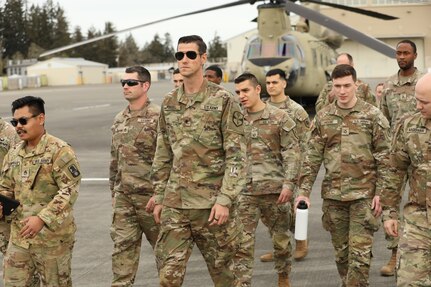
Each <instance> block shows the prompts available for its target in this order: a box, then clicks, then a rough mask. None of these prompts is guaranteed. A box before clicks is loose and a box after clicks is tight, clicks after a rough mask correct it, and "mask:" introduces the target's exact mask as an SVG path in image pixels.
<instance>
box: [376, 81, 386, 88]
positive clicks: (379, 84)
mask: <svg viewBox="0 0 431 287" xmlns="http://www.w3.org/2000/svg"><path fill="white" fill-rule="evenodd" d="M384 85H385V83H383V82H380V83H378V84H377V85H376V89H377V87H379V86H384Z"/></svg>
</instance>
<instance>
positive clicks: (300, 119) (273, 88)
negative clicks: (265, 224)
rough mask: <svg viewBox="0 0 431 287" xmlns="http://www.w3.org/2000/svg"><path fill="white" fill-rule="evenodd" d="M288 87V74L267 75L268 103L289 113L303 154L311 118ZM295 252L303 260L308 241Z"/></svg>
mask: <svg viewBox="0 0 431 287" xmlns="http://www.w3.org/2000/svg"><path fill="white" fill-rule="evenodd" d="M286 86H287V81H286V73H285V72H284V71H283V70H281V69H273V70H270V71H268V72H267V73H266V90H267V91H268V94H269V96H270V98H269V99H268V101H267V103H268V104H270V105H272V106H275V107H277V108H279V109H282V110H284V111H286V112H287V114H288V115H289V117H290V118H291V119H293V120H294V121H295V124H296V126H295V132H296V135H297V136H298V138H299V144H300V148H301V154H303V152H304V151H305V149H306V146H307V142H308V135H309V131H310V118H309V117H308V114H307V112H306V111H305V110H304V108H303V107H302V106H301V105H300V104H298V103H297V102H295V101H294V100H292V99H290V98H289V96H287V95H285V94H284V91H285V89H286ZM291 215H292V225H291V226H292V231H293V230H294V229H295V218H294V213H293V212H291ZM295 243H296V244H295V251H294V253H293V258H294V259H295V260H301V259H303V258H304V257H305V256H307V253H308V243H307V240H295ZM273 260H274V256H273V253H272V252H269V253H267V254H264V255H262V256H260V261H262V262H270V261H273Z"/></svg>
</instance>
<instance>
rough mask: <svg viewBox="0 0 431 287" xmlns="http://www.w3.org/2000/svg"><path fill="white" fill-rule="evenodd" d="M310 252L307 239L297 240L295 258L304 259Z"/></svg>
mask: <svg viewBox="0 0 431 287" xmlns="http://www.w3.org/2000/svg"><path fill="white" fill-rule="evenodd" d="M307 254H308V242H307V240H296V247H295V252H294V253H293V258H294V259H295V260H296V261H299V260H302V259H304V258H305V256H307Z"/></svg>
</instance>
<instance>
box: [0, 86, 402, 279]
mask: <svg viewBox="0 0 431 287" xmlns="http://www.w3.org/2000/svg"><path fill="white" fill-rule="evenodd" d="M225 86H226V88H228V89H229V90H231V91H233V84H232V83H228V84H225ZM171 88H172V84H171V83H170V82H169V81H160V82H156V83H153V84H152V86H151V89H150V93H149V94H150V97H151V98H152V100H153V101H154V102H155V103H158V104H160V102H161V100H162V98H163V96H164V94H165V93H166V92H168V91H169V90H170V89H171ZM25 95H33V96H39V97H42V98H43V99H44V100H45V103H46V128H47V131H48V133H51V134H53V135H55V136H57V137H59V138H61V139H63V140H66V141H67V142H69V143H70V144H71V145H72V147H73V148H74V149H75V151H76V153H77V155H78V159H79V161H80V164H81V171H82V175H83V181H82V184H81V189H80V195H79V198H78V200H77V202H76V204H75V217H76V222H77V226H78V231H77V234H76V244H75V248H74V251H73V266H72V269H73V270H72V275H73V286H77V287H99V286H100V287H102V286H103V287H106V286H110V282H111V278H112V275H111V252H112V248H113V244H112V240H111V238H110V235H109V227H110V224H111V217H112V215H111V213H112V209H111V195H110V191H109V186H108V181H107V178H108V168H109V158H110V137H111V130H110V127H111V125H112V121H113V118H114V116H115V115H116V114H117V113H118V112H120V111H121V110H122V109H123V108H124V107H125V106H126V105H127V102H126V101H125V100H124V99H123V96H122V89H121V86H120V84H119V83H116V84H106V85H87V86H78V87H55V88H54V87H50V88H40V89H31V90H30V89H28V90H22V91H6V92H5V91H3V92H0V115H1V116H2V117H3V118H5V119H7V120H9V119H10V117H11V111H10V105H11V102H12V101H13V100H14V99H16V98H19V97H22V96H25ZM322 176H323V174H322V170H321V172H320V173H319V176H318V178H317V180H316V182H315V184H314V187H313V193H312V196H311V201H312V206H311V208H310V212H309V232H308V234H309V245H310V248H309V253H308V256H307V257H306V258H305V259H304V260H303V261H300V262H294V263H293V267H292V274H291V284H292V286H297V287H306V286H319V287H333V286H338V285H339V284H340V280H339V276H338V273H337V269H336V266H335V262H334V251H333V247H332V245H331V242H330V236H329V233H328V232H326V231H325V230H324V229H323V228H322V224H321V216H322V212H321V203H322V200H321V198H320V186H321V182H322ZM256 238H257V239H256V240H257V241H256V248H255V267H254V274H253V286H257V287H261V286H267V287H269V286H277V274H276V272H275V271H274V269H273V264H272V263H262V262H260V261H259V256H260V255H262V254H264V253H265V252H267V251H269V250H271V249H272V247H271V246H272V245H271V241H270V238H269V235H268V232H267V229H266V227H265V226H263V225H262V224H261V223H260V224H259V227H258V230H257V236H256ZM143 241H144V242H143V244H142V253H141V260H140V266H139V271H138V275H137V278H136V281H135V285H134V286H158V277H157V271H156V267H155V262H154V256H153V254H152V250H151V248H150V247H149V244H148V242H146V240H145V239H144V240H143ZM385 245H386V242H385V239H384V233H383V231H382V228H381V229H380V230H379V231H378V232H377V233H376V234H375V242H374V247H373V255H374V258H373V260H372V266H371V270H370V286H372V287H374V286H376V287H390V286H394V285H395V279H394V277H381V276H380V275H379V269H380V267H381V266H382V265H383V264H385V263H386V262H387V260H388V259H389V256H390V252H389V251H388V250H386V248H385ZM0 257H1V256H0ZM212 285H213V284H212V281H211V278H210V276H209V275H208V271H207V268H206V264H205V262H204V260H203V258H202V256H201V254H200V252H199V250H198V249H197V248H196V247H195V248H194V251H193V254H192V256H191V258H190V260H189V262H188V266H187V273H186V277H185V281H184V284H183V286H186V287H203V286H212ZM0 286H3V282H1V283H0Z"/></svg>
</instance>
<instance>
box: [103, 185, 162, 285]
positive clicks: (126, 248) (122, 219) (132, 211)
mask: <svg viewBox="0 0 431 287" xmlns="http://www.w3.org/2000/svg"><path fill="white" fill-rule="evenodd" d="M150 198H151V196H150V195H141V194H122V193H116V194H115V203H114V207H113V216H112V225H111V238H112V240H113V241H114V250H113V252H112V273H113V279H112V286H132V285H133V282H134V281H135V277H136V272H137V270H138V266H139V256H140V254H141V242H142V234H145V237H146V238H147V240H148V242H149V243H150V245H151V247H152V248H153V249H154V246H155V245H156V241H157V236H158V235H159V226H158V225H157V224H156V222H155V221H154V217H153V214H152V213H147V212H146V211H145V206H146V205H147V202H148V200H149V199H150Z"/></svg>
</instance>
